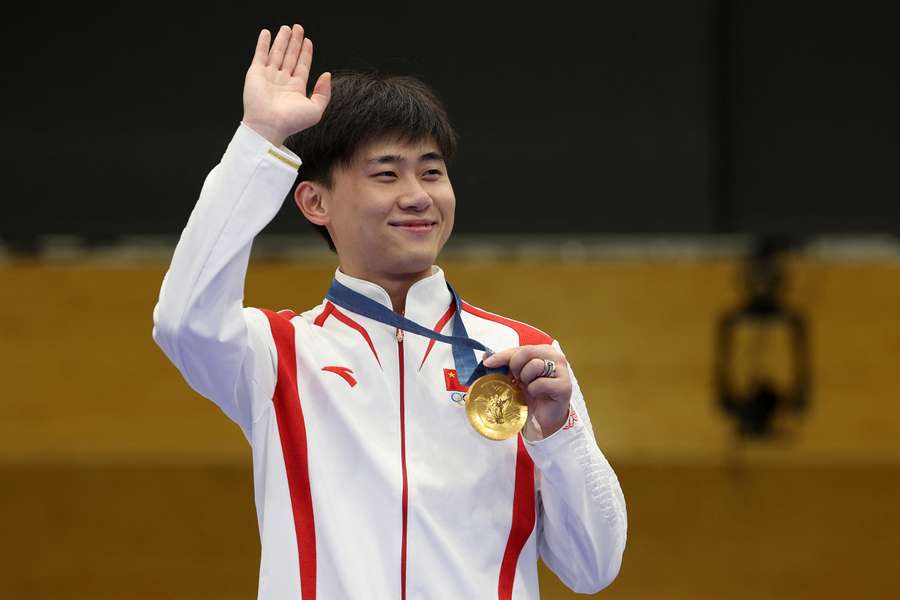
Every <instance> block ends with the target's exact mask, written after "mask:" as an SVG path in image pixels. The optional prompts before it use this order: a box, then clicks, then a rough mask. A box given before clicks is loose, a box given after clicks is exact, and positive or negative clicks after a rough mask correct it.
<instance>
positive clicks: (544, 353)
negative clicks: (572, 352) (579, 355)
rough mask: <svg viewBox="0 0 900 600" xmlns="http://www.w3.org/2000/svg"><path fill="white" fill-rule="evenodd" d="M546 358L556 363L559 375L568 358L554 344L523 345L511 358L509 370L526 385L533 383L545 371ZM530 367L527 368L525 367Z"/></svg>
mask: <svg viewBox="0 0 900 600" xmlns="http://www.w3.org/2000/svg"><path fill="white" fill-rule="evenodd" d="M544 359H550V360H552V361H554V362H555V363H556V368H557V377H559V376H560V375H561V373H559V371H560V370H561V368H562V367H563V366H564V365H565V364H566V362H565V361H566V359H565V357H563V355H562V354H560V353H559V352H557V351H556V349H555V348H554V347H553V346H549V345H543V346H521V347H520V348H519V351H518V352H516V353H514V354H513V355H512V357H511V358H510V359H509V372H510V373H512V375H513V377H515V378H516V379H518V380H519V381H521V382H522V383H523V384H524V385H527V384H529V383H531V382H532V381H533V380H534V379H536V378H537V377H538V376H539V375H540V374H541V373H542V372H543V371H544ZM526 366H527V367H528V368H527V369H526V368H525V367H526Z"/></svg>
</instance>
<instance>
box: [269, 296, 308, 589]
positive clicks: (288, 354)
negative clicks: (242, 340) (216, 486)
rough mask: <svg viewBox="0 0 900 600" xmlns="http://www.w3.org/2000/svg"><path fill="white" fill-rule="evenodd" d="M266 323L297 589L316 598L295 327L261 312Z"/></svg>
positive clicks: (279, 318)
mask: <svg viewBox="0 0 900 600" xmlns="http://www.w3.org/2000/svg"><path fill="white" fill-rule="evenodd" d="M263 313H265V315H266V317H267V318H268V319H269V327H270V328H271V329H272V337H273V338H274V340H275V349H276V351H277V354H278V379H277V380H276V383H275V394H274V395H273V396H272V403H273V404H274V406H275V418H276V420H277V422H278V433H279V436H280V437H281V451H282V453H283V455H284V467H285V471H286V472H287V480H288V490H289V492H290V496H291V508H292V510H293V516H294V532H295V534H296V536H297V555H298V556H299V563H300V564H299V568H300V589H301V591H302V595H301V598H302V600H315V597H316V526H315V519H314V518H313V505H312V492H311V491H310V486H309V457H308V455H307V443H306V425H305V423H304V421H303V408H302V406H301V404H300V391H299V388H298V387H297V349H296V346H295V338H294V326H293V325H292V324H291V322H290V320H289V319H288V318H286V316H280V315H277V314H275V313H273V312H272V311H270V310H263Z"/></svg>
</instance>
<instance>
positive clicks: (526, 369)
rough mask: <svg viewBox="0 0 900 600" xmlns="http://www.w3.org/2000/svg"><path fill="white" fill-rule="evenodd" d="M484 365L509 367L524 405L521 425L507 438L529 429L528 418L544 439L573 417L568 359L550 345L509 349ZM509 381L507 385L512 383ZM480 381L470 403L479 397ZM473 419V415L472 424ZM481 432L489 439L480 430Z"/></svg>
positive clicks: (473, 386) (475, 384) (492, 356)
mask: <svg viewBox="0 0 900 600" xmlns="http://www.w3.org/2000/svg"><path fill="white" fill-rule="evenodd" d="M482 363H483V364H484V366H485V367H488V368H491V369H494V368H498V367H504V366H508V367H509V378H511V381H512V383H511V385H512V386H515V387H516V388H517V391H518V392H519V394H520V395H521V398H522V400H523V401H524V403H523V404H524V407H523V409H522V410H521V413H523V414H522V416H521V417H520V418H521V422H520V423H519V425H518V427H516V428H515V429H514V430H513V431H512V432H511V433H510V434H509V435H506V437H510V436H511V435H515V433H518V431H519V430H520V429H521V428H522V426H523V425H525V421H526V419H527V416H528V414H530V415H531V416H532V417H533V418H534V419H535V420H536V421H537V425H538V427H539V428H540V432H541V435H542V436H543V437H547V436H549V435H551V434H552V433H554V432H555V431H556V430H558V429H559V428H560V427H562V426H563V425H564V424H565V422H566V419H567V418H568V416H569V399H570V398H571V397H572V379H571V377H570V376H569V369H568V362H567V361H566V357H565V356H563V355H562V353H561V352H559V351H558V350H557V349H556V348H554V347H553V346H549V345H541V346H519V347H517V348H508V349H506V350H502V351H500V352H497V353H496V354H492V355H491V356H489V357H487V358H485V359H484V360H483V361H482ZM487 377H502V376H500V375H491V376H486V377H485V378H482V379H486V378H487ZM509 378H506V381H510V379H509ZM480 381H481V380H480V379H479V380H476V381H475V382H474V383H473V384H472V387H471V388H470V390H469V400H470V402H471V401H472V400H473V399H474V398H476V396H478V392H479V390H478V389H477V388H476V386H478V384H479V382H480ZM473 392H475V393H473ZM511 395H512V394H510V396H511ZM483 403H484V402H482V404H483ZM525 407H527V409H526V408H525ZM467 409H468V405H467ZM471 418H472V417H471V415H470V420H471ZM473 425H475V422H473ZM476 428H478V427H477V426H476ZM479 431H480V432H481V433H482V434H483V435H485V434H484V432H483V431H481V430H480V429H479ZM489 437H490V436H489ZM529 437H532V436H529ZM492 439H504V438H492Z"/></svg>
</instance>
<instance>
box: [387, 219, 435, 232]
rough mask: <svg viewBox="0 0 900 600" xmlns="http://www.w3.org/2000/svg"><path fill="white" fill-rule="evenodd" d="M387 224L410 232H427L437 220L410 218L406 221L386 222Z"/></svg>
mask: <svg viewBox="0 0 900 600" xmlns="http://www.w3.org/2000/svg"><path fill="white" fill-rule="evenodd" d="M388 225H390V226H391V227H395V228H397V229H400V230H401V231H408V232H410V233H429V232H430V231H431V230H432V229H433V228H434V226H435V225H437V222H436V221H429V220H427V219H410V220H408V221H394V222H392V223H388Z"/></svg>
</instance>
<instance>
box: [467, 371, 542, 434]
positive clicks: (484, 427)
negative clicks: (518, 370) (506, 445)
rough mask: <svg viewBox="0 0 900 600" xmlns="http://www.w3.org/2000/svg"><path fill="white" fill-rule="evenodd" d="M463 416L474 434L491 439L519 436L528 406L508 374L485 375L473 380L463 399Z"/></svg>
mask: <svg viewBox="0 0 900 600" xmlns="http://www.w3.org/2000/svg"><path fill="white" fill-rule="evenodd" d="M466 415H467V416H468V417H469V422H470V423H471V424H472V427H474V428H475V431H477V432H478V433H480V434H481V435H483V436H484V437H486V438H488V439H491V440H505V439H508V438H511V437H512V436H514V435H516V434H517V433H519V431H521V430H522V427H524V426H525V421H526V420H527V419H528V405H527V404H525V401H524V400H523V399H522V392H521V391H520V390H519V388H518V387H516V385H515V384H514V383H513V382H512V380H511V379H510V377H509V376H508V375H503V374H501V373H489V374H488V375H484V376H482V377H479V378H478V379H476V380H475V381H474V382H473V383H472V386H471V387H470V388H469V393H468V395H467V396H466Z"/></svg>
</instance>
